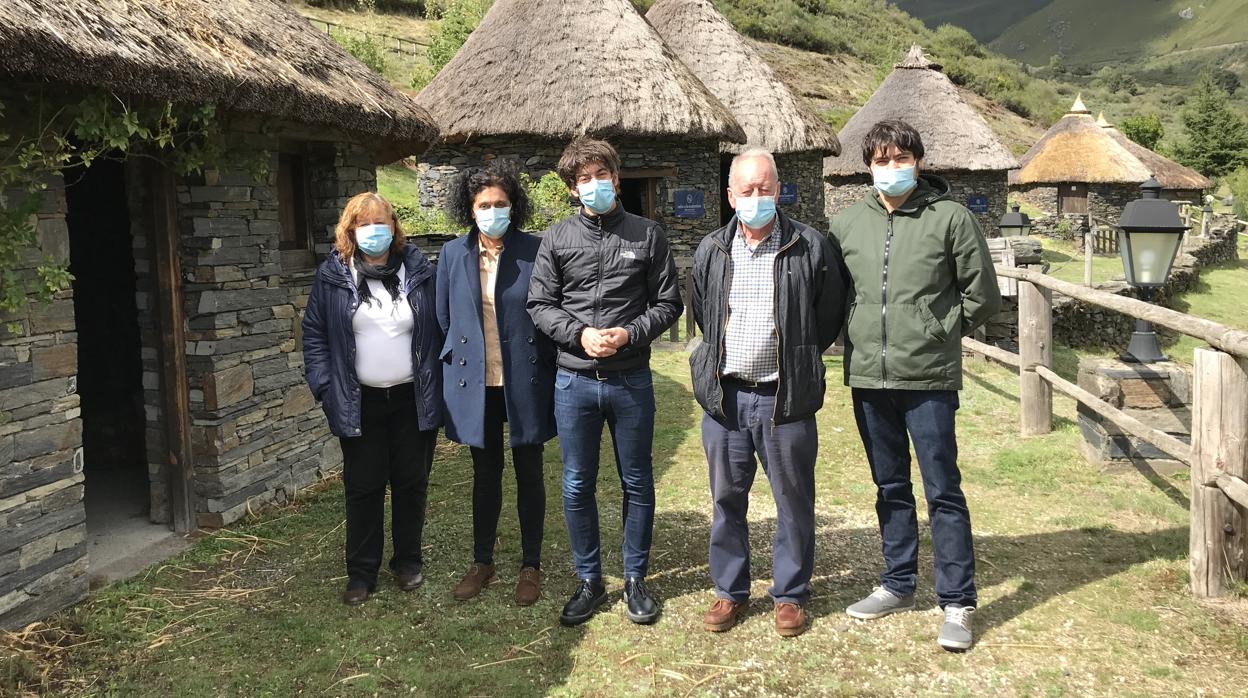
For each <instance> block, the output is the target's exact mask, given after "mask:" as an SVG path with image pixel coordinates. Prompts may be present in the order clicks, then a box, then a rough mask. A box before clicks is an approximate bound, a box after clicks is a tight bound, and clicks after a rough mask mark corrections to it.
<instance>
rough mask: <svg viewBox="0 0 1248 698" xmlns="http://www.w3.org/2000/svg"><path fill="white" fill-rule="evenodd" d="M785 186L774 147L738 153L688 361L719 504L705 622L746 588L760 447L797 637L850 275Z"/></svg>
mask: <svg viewBox="0 0 1248 698" xmlns="http://www.w3.org/2000/svg"><path fill="white" fill-rule="evenodd" d="M779 193H780V180H779V176H778V174H777V172H776V163H775V160H774V158H772V156H771V154H770V153H768V152H767V151H765V150H761V149H747V150H746V151H745V152H743V153H741V154H740V155H738V156H737V157H736V158H735V159H734V160H733V163H732V168H731V170H730V173H729V176H728V198H729V202H730V203H731V204H732V206H733V208H734V209H736V216H734V217H733V219H732V220H731V221H729V223H728V225H727V226H725V227H723V228H721V229H719V230H717V231H715V232H714V233H712V234H710V235H709V236H707V237H706V239H704V240H703V241H702V244H701V245H699V246H698V251H697V253H696V255H695V256H694V263H693V282H694V290H693V314H694V319H695V320H696V321H697V323H698V326H699V327H701V328H702V335H703V339H702V343H701V345H699V346H698V347H697V348H696V349H695V350H694V352H693V354H692V356H690V358H689V365H690V368H691V369H692V374H693V387H694V396H695V397H696V398H697V400H698V403H699V404H700V405H701V406H702V409H703V410H704V411H705V415H704V416H703V418H702V445H703V448H704V449H705V450H706V459H707V462H708V464H709V466H710V478H711V496H712V498H713V499H714V505H715V509H714V517H713V521H712V524H711V548H710V567H711V580H712V582H713V583H714V584H715V594H716V596H717V597H718V598H717V599H716V601H715V603H714V605H712V606H711V609H710V610H709V611H707V613H706V616H705V618H704V619H703V620H704V624H705V626H706V628H707V629H708V630H711V631H714V632H722V631H725V630H728V629H729V628H731V627H733V626H734V625H735V624H736V622H737V619H738V618H739V617H740V615H741V613H742V612H743V611H744V610H745V606H746V603H747V602H748V600H749V595H750V550H749V528H748V525H747V523H746V508H747V506H748V504H749V495H750V486H751V485H752V484H753V482H754V474H755V472H756V468H757V466H756V463H755V455H756V454H757V456H758V458H759V459H760V460H761V461H762V463H763V471H764V472H765V473H766V474H767V478H768V480H769V481H770V482H771V490H772V494H773V496H774V497H775V500H776V536H775V541H774V543H773V545H772V559H773V562H774V571H773V574H774V577H773V584H772V587H771V597H772V599H773V600H774V601H775V607H776V618H775V624H776V632H778V633H779V634H780V635H781V636H784V637H792V636H795V635H800V634H802V633H803V632H805V629H806V612H805V604H806V600H807V598H808V597H809V595H810V577H811V573H812V572H813V570H814V564H815V456H816V453H817V452H818V448H819V439H818V433H817V432H816V428H815V419H814V416H815V413H816V412H817V411H818V410H819V408H820V407H822V406H823V391H824V378H823V374H824V366H823V358H822V354H823V351H824V350H825V349H827V348H828V346H830V345H831V344H832V342H833V341H835V339H836V337H837V335H838V334H839V333H840V331H841V321H842V319H843V317H844V309H845V291H846V281H845V276H844V275H843V274H842V268H841V259H840V255H839V253H838V252H837V251H836V249H835V247H834V246H833V245H832V244H831V242H829V240H828V239H827V238H826V237H825V236H824V235H823V234H821V233H819V232H817V231H815V230H814V229H812V228H810V227H808V226H806V225H803V224H801V223H798V222H797V221H795V220H793V219H791V218H789V217H788V216H786V215H784V214H783V213H779V212H777V211H776V208H775V206H776V200H777V197H778V195H779Z"/></svg>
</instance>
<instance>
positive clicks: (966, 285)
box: [832, 120, 1001, 650]
mask: <svg viewBox="0 0 1248 698" xmlns="http://www.w3.org/2000/svg"><path fill="white" fill-rule="evenodd" d="M923 152H924V151H923V141H922V139H921V138H920V137H919V133H918V132H917V131H915V130H914V128H913V127H911V126H910V125H909V124H906V123H905V122H903V121H896V120H892V121H883V122H880V123H878V124H876V125H875V126H874V127H873V128H872V129H871V131H869V132H868V133H867V136H866V138H865V139H864V140H863V146H862V159H863V162H864V163H865V164H866V165H867V166H868V167H869V168H871V173H872V177H873V179H874V185H875V187H874V191H872V193H871V194H870V195H868V196H867V197H865V198H864V199H863V200H862V201H860V202H858V203H857V204H855V205H853V206H851V207H850V208H848V209H846V210H845V211H843V212H842V213H840V214H838V215H837V216H836V219H835V220H834V221H833V222H832V235H833V238H834V240H835V241H836V242H837V243H838V244H839V246H840V248H841V253H842V254H843V256H844V259H845V265H846V267H847V268H848V269H849V275H850V278H851V281H852V284H853V290H852V291H851V293H850V305H849V314H848V320H847V322H846V326H845V327H846V330H845V383H846V385H848V386H850V388H851V389H852V393H853V401H854V416H855V418H856V419H857V422H858V433H859V435H860V436H861V437H862V444H863V447H864V448H865V449H866V452H867V462H868V463H869V464H870V466H871V477H872V479H873V480H874V481H875V485H876V488H877V489H876V504H875V509H876V514H877V515H878V516H879V521H880V534H881V537H882V538H883V553H884V572H883V574H882V575H881V576H880V586H879V587H877V588H876V589H875V590H874V591H873V592H872V593H871V594H870V595H869V596H867V597H866V598H864V599H863V600H861V601H859V602H857V603H855V604H853V605H852V606H850V607H849V608H847V609H846V612H847V613H848V614H849V615H851V616H853V617H855V618H860V619H864V620H868V619H874V618H880V617H883V616H886V615H888V614H890V613H895V612H897V611H904V610H910V609H912V608H914V591H915V584H916V579H917V577H918V547H919V531H918V517H917V513H916V510H915V501H914V492H913V488H912V486H911V482H910V443H911V442H912V443H913V444H914V451H915V454H916V455H917V456H918V460H919V470H920V472H921V474H922V478H923V490H924V493H925V494H926V495H927V506H928V513H929V517H930V519H931V527H932V548H933V556H934V557H935V562H936V595H937V598H938V599H939V601H940V606H941V608H943V609H944V611H945V621H944V624H943V625H942V626H941V629H940V634H939V638H938V642H939V643H940V645H941V646H942V647H944V648H945V649H949V650H965V649H968V648H970V646H971V645H972V643H973V641H974V638H973V633H972V627H971V617H972V614H973V613H974V610H975V604H976V594H975V552H974V547H973V544H972V540H971V518H970V513H969V511H968V510H967V506H966V498H965V497H964V496H963V494H962V486H961V480H962V476H961V474H960V473H959V471H958V463H957V460H958V447H957V439H956V438H955V428H954V414H955V412H956V410H957V409H958V391H959V390H960V389H961V388H962V350H961V339H962V337H963V336H966V335H968V334H970V333H971V332H972V331H974V330H975V328H977V327H979V326H980V325H982V324H984V322H985V321H987V320H988V318H990V317H991V316H992V315H993V314H995V313H996V312H997V310H998V309H999V308H1000V306H1001V294H1000V292H999V291H998V288H997V277H996V273H995V272H994V271H993V267H992V258H991V256H990V255H989V252H988V244H987V242H986V241H985V239H984V235H983V232H982V231H981V230H980V228H979V224H978V223H977V222H976V220H975V217H974V216H973V215H972V214H971V212H970V211H968V210H967V209H966V207H964V206H962V205H961V204H958V203H957V202H955V201H952V200H950V199H948V198H947V195H948V193H949V185H948V183H946V182H945V181H944V180H943V179H941V178H939V177H934V176H931V175H920V169H921V168H922V164H923Z"/></svg>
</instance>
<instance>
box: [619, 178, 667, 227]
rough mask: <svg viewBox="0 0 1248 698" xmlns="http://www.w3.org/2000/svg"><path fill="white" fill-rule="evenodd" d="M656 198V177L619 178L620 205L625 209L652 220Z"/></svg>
mask: <svg viewBox="0 0 1248 698" xmlns="http://www.w3.org/2000/svg"><path fill="white" fill-rule="evenodd" d="M656 198H658V180H657V179H654V178H652V177H621V178H620V205H621V206H623V207H624V210H625V211H628V212H629V213H631V214H633V215H636V216H645V217H646V218H649V219H650V220H654V218H655V209H656V205H655V204H656V201H655V199H656Z"/></svg>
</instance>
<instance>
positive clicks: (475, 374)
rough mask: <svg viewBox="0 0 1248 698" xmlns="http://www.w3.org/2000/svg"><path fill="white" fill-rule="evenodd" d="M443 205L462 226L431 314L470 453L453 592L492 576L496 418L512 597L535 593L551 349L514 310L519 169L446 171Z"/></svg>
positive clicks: (521, 207) (497, 493)
mask: <svg viewBox="0 0 1248 698" xmlns="http://www.w3.org/2000/svg"><path fill="white" fill-rule="evenodd" d="M449 212H450V214H451V216H452V218H453V219H454V220H455V221H456V222H457V223H459V224H460V225H462V226H463V227H465V228H468V234H467V235H465V236H463V237H460V238H457V239H455V240H452V241H450V242H448V243H446V244H445V245H443V247H442V251H441V253H440V255H439V257H438V273H437V279H438V290H437V297H438V322H439V323H440V324H441V326H442V331H443V332H444V333H445V335H446V344H445V345H444V346H443V348H442V355H441V358H442V362H443V365H442V371H443V373H442V380H443V383H442V385H443V388H442V395H443V398H444V400H443V401H444V403H445V405H446V435H447V437H448V438H450V439H451V440H453V441H457V442H459V443H463V444H467V445H468V446H470V447H471V449H470V450H471V451H472V469H473V486H472V538H473V561H472V564H471V565H469V567H468V572H467V574H465V575H464V578H463V579H462V580H460V582H459V583H458V584H457V585H456V586H455V589H454V596H455V598H456V599H459V600H467V599H471V598H473V597H474V596H476V595H477V594H479V593H480V592H481V590H482V588H484V587H485V586H487V585H489V584H491V583H493V582H494V581H496V580H497V575H496V573H495V568H494V539H495V536H496V534H497V531H498V518H499V513H500V511H501V509H502V497H503V495H502V482H503V469H504V453H503V451H504V449H503V423H504V422H506V423H507V424H508V427H509V428H508V434H509V436H510V444H509V445H510V446H511V459H512V465H513V467H514V468H515V471H516V483H517V492H516V499H517V501H516V508H517V509H518V513H519V518H520V548H521V555H522V563H521V569H520V574H519V575H518V578H517V583H516V590H515V601H516V603H517V604H519V605H521V606H529V605H532V604H533V603H535V602H536V601H537V600H538V598H539V597H540V596H541V582H542V573H541V554H542V529H543V521H544V519H545V517H546V488H545V486H544V483H543V480H542V449H543V446H542V445H543V444H544V443H545V442H546V441H549V440H550V439H551V437H553V436H554V435H555V419H554V406H553V405H554V385H555V351H554V346H553V345H552V344H551V342H550V340H549V339H548V338H547V337H546V336H545V335H543V334H542V333H540V332H538V331H537V329H536V328H535V327H534V326H533V320H532V319H531V318H530V317H529V314H528V312H527V311H526V310H525V304H526V302H527V300H528V290H529V277H530V275H531V273H532V270H533V260H534V258H535V257H536V256H537V248H538V244H539V242H540V240H539V239H538V238H536V237H534V236H533V235H530V234H529V233H526V232H524V231H523V230H521V229H520V226H521V225H522V224H523V223H524V222H525V221H527V220H528V218H529V213H530V208H529V197H528V195H527V194H526V193H525V191H524V187H523V186H521V183H520V177H519V175H518V168H517V167H516V165H515V164H514V163H512V162H510V161H504V160H495V161H493V162H492V163H490V164H489V165H488V166H486V167H484V168H481V169H474V170H468V171H467V172H465V173H463V174H462V175H460V177H459V178H458V179H457V180H456V182H455V184H454V187H453V190H452V192H451V200H450V204H449Z"/></svg>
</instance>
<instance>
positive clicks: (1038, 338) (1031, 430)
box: [1018, 281, 1053, 436]
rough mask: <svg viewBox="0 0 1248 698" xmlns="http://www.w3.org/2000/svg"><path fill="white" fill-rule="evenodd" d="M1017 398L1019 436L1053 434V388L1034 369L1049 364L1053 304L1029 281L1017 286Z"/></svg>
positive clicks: (1045, 293)
mask: <svg viewBox="0 0 1248 698" xmlns="http://www.w3.org/2000/svg"><path fill="white" fill-rule="evenodd" d="M1018 355H1019V358H1020V359H1021V362H1022V366H1021V370H1020V371H1019V373H1018V375H1019V389H1018V393H1019V398H1020V399H1021V401H1022V432H1023V436H1038V435H1040V434H1047V433H1049V432H1051V431H1053V387H1052V386H1051V385H1049V384H1048V382H1047V381H1045V380H1044V379H1043V378H1041V377H1040V375H1039V374H1038V373H1036V369H1035V366H1037V365H1040V366H1045V367H1049V368H1052V365H1053V302H1052V294H1051V293H1050V292H1049V290H1048V289H1047V288H1041V287H1040V286H1037V285H1035V284H1033V283H1031V282H1029V281H1020V282H1019V284H1018Z"/></svg>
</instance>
